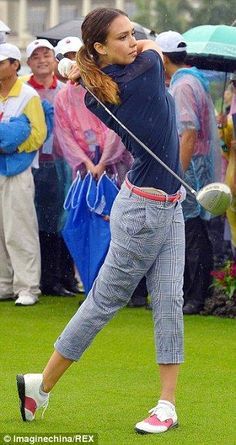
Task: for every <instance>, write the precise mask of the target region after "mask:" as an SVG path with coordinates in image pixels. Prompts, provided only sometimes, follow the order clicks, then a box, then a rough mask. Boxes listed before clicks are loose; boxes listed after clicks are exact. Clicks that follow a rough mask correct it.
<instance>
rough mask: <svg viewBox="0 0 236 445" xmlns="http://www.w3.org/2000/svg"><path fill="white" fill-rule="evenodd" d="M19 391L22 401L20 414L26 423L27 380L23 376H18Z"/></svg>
mask: <svg viewBox="0 0 236 445" xmlns="http://www.w3.org/2000/svg"><path fill="white" fill-rule="evenodd" d="M16 383H17V390H18V395H19V399H20V412H21V417H22V419H23V421H24V422H26V418H25V379H24V376H23V374H18V375H17V376H16Z"/></svg>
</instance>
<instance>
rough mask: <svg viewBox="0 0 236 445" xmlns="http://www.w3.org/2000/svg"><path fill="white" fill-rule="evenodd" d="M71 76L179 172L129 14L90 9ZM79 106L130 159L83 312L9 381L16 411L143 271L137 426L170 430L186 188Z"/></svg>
mask: <svg viewBox="0 0 236 445" xmlns="http://www.w3.org/2000/svg"><path fill="white" fill-rule="evenodd" d="M82 38H83V42H84V45H83V46H82V48H81V49H80V51H79V52H78V54H77V64H78V66H79V70H77V69H76V68H74V71H73V75H72V77H73V79H77V78H78V75H79V74H80V75H81V78H82V80H83V82H84V85H85V87H86V86H87V87H89V88H91V89H92V91H93V92H95V93H96V95H97V96H98V98H99V99H100V100H102V102H104V103H106V105H107V106H108V107H109V109H110V110H112V111H113V113H115V114H116V116H117V117H118V118H120V119H121V120H122V122H123V123H124V124H125V125H127V126H128V127H129V129H130V130H131V131H133V132H134V133H135V134H136V135H137V137H139V138H141V139H142V141H144V143H146V144H148V145H149V146H150V147H151V149H152V151H153V152H155V153H156V154H158V156H159V157H161V158H162V159H163V160H164V161H165V162H166V163H167V164H168V166H169V167H170V168H171V169H172V170H174V171H175V172H176V173H178V174H181V168H180V163H179V140H178V134H177V128H176V120H175V108H174V101H173V99H172V97H171V95H170V94H169V93H168V92H167V90H166V88H165V78H164V67H163V62H162V54H161V51H160V49H159V47H158V46H157V44H156V43H155V42H153V41H148V40H143V41H142V40H141V41H136V39H135V36H134V28H133V25H132V23H131V22H130V20H129V19H128V17H127V15H126V14H125V13H124V12H123V11H120V10H117V9H112V8H98V9H95V10H93V11H91V12H90V13H89V14H88V15H87V16H86V17H85V19H84V22H83V25H82ZM85 101H86V105H87V107H88V108H89V109H90V110H91V111H92V112H93V113H94V114H95V115H96V116H98V117H99V118H100V119H101V120H102V121H103V122H104V123H105V124H106V125H107V126H108V127H109V128H111V129H113V130H115V132H116V133H117V134H118V135H119V136H120V137H121V139H122V141H123V143H124V145H125V147H126V148H127V149H128V150H129V151H131V152H132V154H133V156H134V163H133V166H132V167H131V170H130V171H129V173H128V175H127V178H126V181H125V182H124V184H123V185H122V188H121V191H120V192H119V194H118V197H117V198H116V200H115V203H114V205H113V208H112V212H111V243H110V248H109V251H108V254H107V256H106V259H105V262H104V264H103V266H102V268H101V269H100V272H99V275H98V277H97V279H96V281H95V283H94V285H93V287H92V289H91V291H90V293H89V295H88V297H87V299H86V300H85V301H84V303H83V304H82V306H81V307H80V308H79V310H78V311H77V312H76V314H75V315H74V317H73V318H72V319H71V321H70V322H69V323H68V325H67V326H66V328H65V330H64V331H63V333H62V334H61V335H60V336H59V338H58V340H57V341H56V343H55V351H54V353H53V355H52V356H51V358H50V360H49V362H48V364H47V365H46V368H45V369H44V371H43V373H42V374H25V375H18V376H17V384H18V391H19V397H20V402H21V415H22V418H23V420H28V421H31V420H33V419H34V417H35V413H36V411H37V410H38V409H39V408H40V407H42V406H46V405H47V403H48V400H49V392H50V391H51V389H52V388H53V387H54V386H55V384H56V383H57V381H58V380H59V379H60V378H61V376H62V375H63V374H64V372H65V371H66V370H67V369H68V368H69V367H70V366H71V364H72V363H73V362H74V361H77V360H78V359H79V358H80V357H81V355H82V354H83V352H84V351H85V350H86V348H87V347H88V346H89V345H90V343H91V342H92V340H93V339H94V337H95V336H96V334H97V333H98V332H99V331H100V330H101V329H102V328H103V327H104V326H105V325H106V324H107V323H108V321H109V320H111V318H112V317H113V316H114V315H115V314H116V312H117V311H118V310H119V309H121V308H122V307H124V306H125V305H126V304H127V302H128V301H129V299H130V296H131V294H132V292H133V291H134V289H135V287H136V286H137V284H138V282H139V281H140V279H141V278H142V277H143V276H144V275H146V277H147V286H148V289H149V293H150V295H151V297H152V303H153V317H154V328H155V341H156V349H157V361H158V365H159V373H160V381H161V393H160V398H159V400H158V402H157V405H156V406H155V408H153V409H152V410H151V411H150V415H149V416H148V417H147V418H146V419H145V420H143V421H141V422H138V423H137V424H136V426H135V429H136V431H137V432H139V433H156V434H158V433H162V432H165V431H167V430H169V429H170V428H173V427H175V426H177V425H178V420H177V414H176V409H175V392H176V385H177V379H178V373H179V365H180V363H182V362H183V359H184V357H183V313H182V304H183V296H182V294H183V292H182V285H183V271H184V251H185V242H184V220H183V214H182V207H181V200H182V199H184V190H183V189H182V188H181V186H180V182H179V180H178V179H176V178H175V177H174V176H173V175H172V174H170V173H169V171H167V170H166V169H164V168H163V167H162V166H161V165H160V164H159V163H155V162H154V161H153V158H152V157H151V156H150V155H149V154H147V153H146V152H145V151H143V149H142V148H141V147H140V145H139V144H138V143H137V142H134V140H133V139H132V138H131V137H130V136H129V135H128V134H127V133H126V131H124V130H123V128H122V127H121V126H118V125H116V124H115V122H114V120H112V119H111V118H110V115H109V114H107V113H106V112H105V110H104V109H103V107H101V106H100V105H98V103H97V101H96V100H95V99H93V97H92V96H91V95H90V94H87V95H86V97H85Z"/></svg>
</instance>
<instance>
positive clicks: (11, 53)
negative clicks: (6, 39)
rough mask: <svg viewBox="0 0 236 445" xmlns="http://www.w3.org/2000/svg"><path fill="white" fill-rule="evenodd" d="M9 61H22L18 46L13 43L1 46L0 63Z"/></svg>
mask: <svg viewBox="0 0 236 445" xmlns="http://www.w3.org/2000/svg"><path fill="white" fill-rule="evenodd" d="M7 59H16V60H19V61H20V60H21V53H20V50H19V48H17V46H15V45H12V44H11V43H2V44H0V62H2V61H3V60H7Z"/></svg>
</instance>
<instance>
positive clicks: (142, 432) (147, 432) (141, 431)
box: [134, 423, 179, 435]
mask: <svg viewBox="0 0 236 445" xmlns="http://www.w3.org/2000/svg"><path fill="white" fill-rule="evenodd" d="M178 426H179V424H178V423H174V425H172V426H170V428H168V430H166V431H162V432H160V433H155V432H153V433H151V432H150V431H144V430H140V429H138V428H135V429H134V430H135V431H136V433H138V434H143V435H144V434H163V433H167V432H168V431H170V430H172V429H173V428H178Z"/></svg>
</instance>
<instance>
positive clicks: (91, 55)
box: [76, 8, 127, 104]
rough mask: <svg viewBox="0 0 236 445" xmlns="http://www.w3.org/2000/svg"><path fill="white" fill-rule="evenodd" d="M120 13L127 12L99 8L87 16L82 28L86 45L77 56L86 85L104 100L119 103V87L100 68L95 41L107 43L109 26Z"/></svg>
mask: <svg viewBox="0 0 236 445" xmlns="http://www.w3.org/2000/svg"><path fill="white" fill-rule="evenodd" d="M119 15H125V16H127V14H126V13H125V12H123V11H120V10H119V9H113V8H97V9H94V10H93V11H91V12H90V13H89V14H87V16H86V17H85V19H84V21H83V23H82V26H81V30H82V39H83V42H84V45H83V46H82V47H81V48H80V50H79V51H78V53H77V56H76V62H77V65H78V67H79V69H80V74H81V78H82V81H83V83H84V85H85V87H88V88H89V89H90V90H91V91H92V92H93V93H94V94H95V95H96V96H97V97H98V98H99V99H100V100H101V101H102V102H109V103H113V104H119V103H120V98H119V87H118V85H117V83H116V82H115V81H114V80H112V78H111V77H110V76H108V75H107V74H105V73H104V72H103V71H101V70H100V68H99V66H98V57H99V56H98V53H97V51H96V50H95V48H94V43H95V42H99V43H105V41H106V39H107V35H108V32H109V26H110V25H111V23H112V22H113V20H114V19H115V18H116V17H118V16H119Z"/></svg>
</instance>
